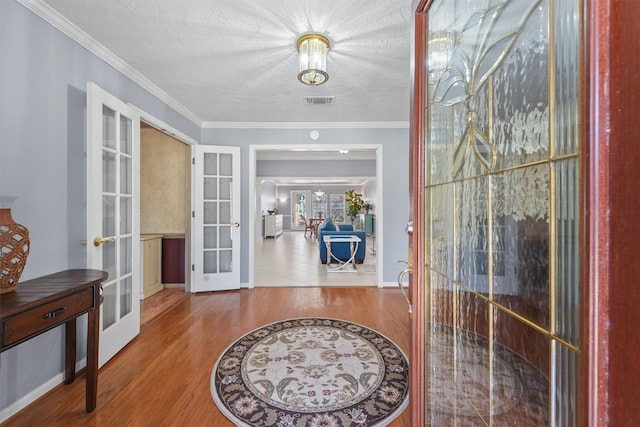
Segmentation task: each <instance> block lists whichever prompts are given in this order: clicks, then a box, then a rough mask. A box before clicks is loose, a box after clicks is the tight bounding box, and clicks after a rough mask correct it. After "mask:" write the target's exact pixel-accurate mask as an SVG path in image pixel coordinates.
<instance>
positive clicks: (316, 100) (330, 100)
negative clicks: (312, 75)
mask: <svg viewBox="0 0 640 427" xmlns="http://www.w3.org/2000/svg"><path fill="white" fill-rule="evenodd" d="M335 102H336V97H335V96H305V97H304V105H331V104H334V103H335Z"/></svg>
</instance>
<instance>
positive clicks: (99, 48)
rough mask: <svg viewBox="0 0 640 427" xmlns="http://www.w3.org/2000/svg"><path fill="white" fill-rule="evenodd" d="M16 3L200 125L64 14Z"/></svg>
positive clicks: (36, 1)
mask: <svg viewBox="0 0 640 427" xmlns="http://www.w3.org/2000/svg"><path fill="white" fill-rule="evenodd" d="M16 1H17V2H18V3H20V4H21V5H23V6H24V7H26V8H27V9H29V10H30V11H32V12H33V13H35V14H36V15H38V16H39V17H40V18H42V19H44V20H45V21H46V22H48V23H49V24H51V25H52V26H53V27H54V28H57V29H58V30H59V31H61V32H62V33H63V34H65V35H66V36H68V37H69V38H71V39H72V40H73V41H75V42H76V43H78V44H80V45H81V46H82V47H84V48H85V49H87V50H88V51H89V52H91V53H93V54H94V55H96V56H97V57H98V58H100V59H102V60H103V61H105V62H106V63H107V64H109V65H111V66H112V67H113V68H115V69H116V70H117V71H119V72H121V73H122V74H124V75H125V76H126V77H128V78H130V79H131V80H133V82H135V83H137V84H139V85H140V86H142V88H144V89H145V90H147V91H148V92H150V93H151V94H152V95H153V96H155V97H156V98H158V99H159V100H160V101H162V102H164V103H165V104H167V105H168V106H170V107H171V108H173V109H174V110H176V111H177V112H178V113H180V114H181V115H183V116H184V117H186V118H187V119H189V120H190V121H192V122H193V123H194V124H195V125H197V126H202V120H201V119H200V118H199V117H197V116H196V115H195V114H193V113H192V112H191V111H189V110H188V109H187V108H186V107H185V106H184V105H182V104H181V103H179V102H178V101H176V100H175V99H173V98H172V97H171V96H169V95H168V94H167V93H166V92H164V91H163V90H162V89H160V88H159V87H158V86H156V85H155V84H154V83H152V82H151V81H150V80H149V79H147V78H146V77H145V76H144V75H142V74H141V73H140V72H139V71H137V70H136V69H135V68H133V67H132V66H131V65H129V64H127V63H126V62H125V61H123V60H122V59H120V58H119V57H118V56H117V55H116V54H115V53H113V52H111V51H110V50H109V49H107V48H106V47H105V46H103V45H102V44H100V43H98V42H97V41H96V40H95V39H94V38H93V37H91V36H90V35H89V34H87V33H85V32H84V31H83V30H81V29H80V28H79V27H78V26H76V25H75V24H73V23H72V22H71V21H69V20H68V19H66V18H65V17H64V16H62V15H60V14H59V13H58V12H56V11H55V10H54V9H53V8H52V7H51V6H49V5H48V4H46V3H44V2H43V1H41V0H16Z"/></svg>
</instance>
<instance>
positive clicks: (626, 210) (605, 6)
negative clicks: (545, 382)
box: [579, 0, 640, 426]
mask: <svg viewBox="0 0 640 427" xmlns="http://www.w3.org/2000/svg"><path fill="white" fill-rule="evenodd" d="M585 3H586V5H585V9H584V13H585V15H584V16H585V25H586V31H587V32H588V36H589V43H588V46H586V47H585V49H584V50H583V54H584V56H585V57H586V58H585V60H584V61H583V64H584V65H585V80H584V81H583V82H582V85H581V86H582V87H583V88H584V92H583V93H584V94H585V96H584V100H583V103H582V104H583V114H582V117H585V118H587V120H585V121H584V122H585V123H583V125H582V132H583V133H584V135H585V138H584V141H585V142H586V143H585V144H583V151H582V165H583V167H582V174H583V177H584V179H585V181H586V182H585V189H584V190H583V194H584V200H585V203H584V204H583V206H584V210H585V215H584V216H583V221H584V225H583V230H584V231H583V232H584V235H585V237H586V238H585V239H584V243H583V244H584V248H583V253H586V256H584V257H583V261H584V262H583V264H582V277H583V288H582V294H583V295H585V299H584V301H583V302H582V304H583V307H584V309H583V310H582V315H583V318H582V321H581V326H582V327H584V329H583V333H582V336H583V338H584V339H583V341H582V345H581V350H582V357H583V362H584V363H583V365H582V366H581V371H580V376H581V378H582V379H583V381H584V383H581V387H580V391H581V392H582V394H581V399H580V400H581V403H582V405H583V406H582V407H583V408H585V407H586V408H588V414H585V415H584V416H585V417H586V422H583V423H581V424H579V425H590V426H601V425H611V426H623V425H637V424H638V422H639V420H640V415H638V412H637V402H638V401H639V400H640V369H639V368H637V367H636V368H635V369H633V367H634V366H637V362H636V359H637V356H636V354H635V353H636V352H635V349H637V348H640V332H639V328H640V326H639V325H640V309H639V307H640V290H639V288H638V285H637V280H638V278H640V263H638V262H635V261H634V260H635V259H636V258H637V254H638V253H640V239H639V238H638V236H640V222H639V221H638V213H639V212H640V197H638V190H637V183H638V182H639V181H640V150H639V149H638V141H640V128H639V127H638V126H635V123H636V122H637V120H638V119H637V112H638V111H640V93H639V92H640V91H639V89H638V85H637V84H634V78H633V76H634V75H635V73H637V70H638V69H639V68H640V57H639V56H638V55H637V52H636V51H637V48H638V46H637V40H638V35H639V34H640V24H639V22H640V3H639V2H637V1H633V0H622V1H617V0H606V1H602V0H587V1H586V2H585ZM587 67H588V68H587ZM582 412H586V411H582Z"/></svg>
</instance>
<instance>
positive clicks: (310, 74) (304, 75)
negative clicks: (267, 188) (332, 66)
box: [298, 34, 329, 86]
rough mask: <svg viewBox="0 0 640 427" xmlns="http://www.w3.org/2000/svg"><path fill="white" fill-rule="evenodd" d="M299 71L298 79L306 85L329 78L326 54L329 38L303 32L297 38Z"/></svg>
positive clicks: (312, 84) (314, 84) (317, 83)
mask: <svg viewBox="0 0 640 427" xmlns="http://www.w3.org/2000/svg"><path fill="white" fill-rule="evenodd" d="M298 53H299V55H300V72H299V73H298V80H300V81H301V82H302V83H304V84H306V85H311V86H317V85H321V84H322V83H324V82H326V81H327V80H329V74H328V73H327V55H328V54H329V39H327V38H326V37H325V36H322V35H320V34H305V35H304V36H302V37H300V38H299V39H298Z"/></svg>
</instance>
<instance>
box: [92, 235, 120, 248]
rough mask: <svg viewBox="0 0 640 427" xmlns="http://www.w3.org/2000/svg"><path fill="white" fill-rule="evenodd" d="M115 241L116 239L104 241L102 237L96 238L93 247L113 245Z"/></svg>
mask: <svg viewBox="0 0 640 427" xmlns="http://www.w3.org/2000/svg"><path fill="white" fill-rule="evenodd" d="M115 241H116V238H115V237H107V238H106V239H103V238H102V237H96V238H95V239H93V246H95V247H96V248H97V247H98V246H100V245H101V244H103V243H111V242H115Z"/></svg>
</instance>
